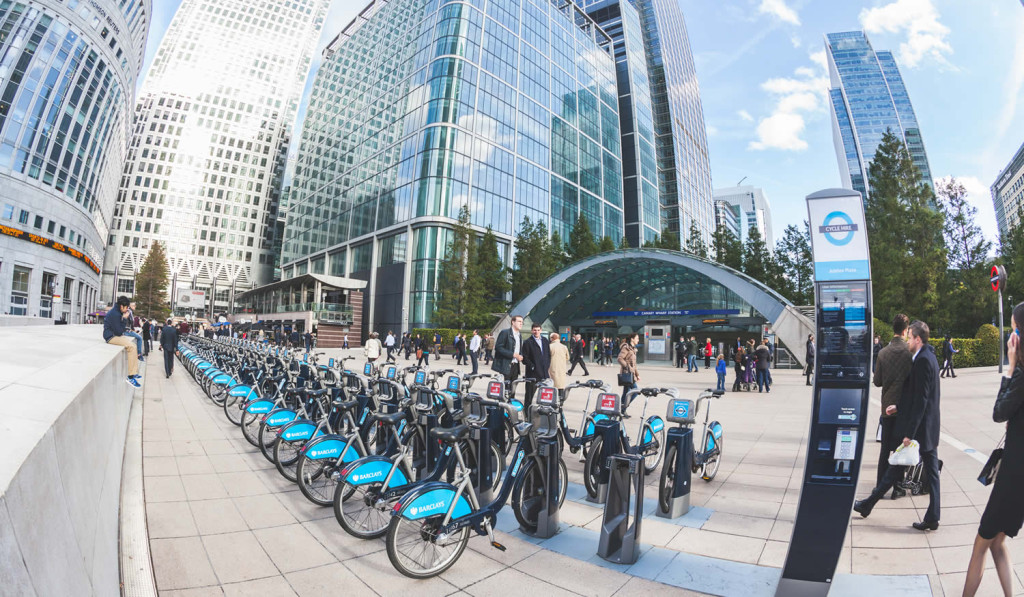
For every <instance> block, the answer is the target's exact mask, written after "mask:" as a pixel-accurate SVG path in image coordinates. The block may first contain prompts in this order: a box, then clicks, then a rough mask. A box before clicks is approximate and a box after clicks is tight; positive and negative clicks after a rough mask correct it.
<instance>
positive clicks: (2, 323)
mask: <svg viewBox="0 0 1024 597" xmlns="http://www.w3.org/2000/svg"><path fill="white" fill-rule="evenodd" d="M26 325H53V320H52V319H48V318H43V317H27V316H18V315H0V328H2V327H20V326H26Z"/></svg>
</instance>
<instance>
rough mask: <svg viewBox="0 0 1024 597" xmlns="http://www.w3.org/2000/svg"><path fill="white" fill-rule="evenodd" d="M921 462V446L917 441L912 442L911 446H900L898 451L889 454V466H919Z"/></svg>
mask: <svg viewBox="0 0 1024 597" xmlns="http://www.w3.org/2000/svg"><path fill="white" fill-rule="evenodd" d="M919 462H921V445H920V444H918V443H917V441H916V440H910V445H909V446H904V445H903V444H900V447H898V448H896V451H895V452H893V453H892V454H889V464H890V465H892V466H917V465H918V463H919Z"/></svg>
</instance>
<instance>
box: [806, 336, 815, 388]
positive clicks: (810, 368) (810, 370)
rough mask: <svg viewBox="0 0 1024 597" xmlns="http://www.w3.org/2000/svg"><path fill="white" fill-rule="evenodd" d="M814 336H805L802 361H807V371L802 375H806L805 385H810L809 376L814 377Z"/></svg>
mask: <svg viewBox="0 0 1024 597" xmlns="http://www.w3.org/2000/svg"><path fill="white" fill-rule="evenodd" d="M814 355H815V349H814V334H808V336H807V353H806V355H805V356H804V359H805V360H806V361H807V369H806V370H805V371H804V374H806V375H807V385H811V376H812V375H814Z"/></svg>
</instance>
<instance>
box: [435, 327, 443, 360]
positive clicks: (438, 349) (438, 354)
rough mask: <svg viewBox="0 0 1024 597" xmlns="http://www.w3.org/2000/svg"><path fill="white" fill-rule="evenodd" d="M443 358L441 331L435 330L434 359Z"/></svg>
mask: <svg viewBox="0 0 1024 597" xmlns="http://www.w3.org/2000/svg"><path fill="white" fill-rule="evenodd" d="M440 358H441V333H440V332H434V360H435V361H436V360H438V359H440Z"/></svg>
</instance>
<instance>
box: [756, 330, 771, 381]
mask: <svg viewBox="0 0 1024 597" xmlns="http://www.w3.org/2000/svg"><path fill="white" fill-rule="evenodd" d="M754 355H755V356H757V393H758V394H760V393H761V391H762V390H767V391H768V392H771V391H772V384H771V382H769V381H768V364H769V363H770V362H771V360H772V353H771V351H769V350H768V341H767V340H762V341H761V345H760V346H758V347H757V348H756V349H755V350H754Z"/></svg>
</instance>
